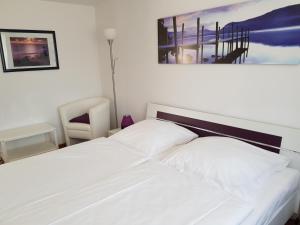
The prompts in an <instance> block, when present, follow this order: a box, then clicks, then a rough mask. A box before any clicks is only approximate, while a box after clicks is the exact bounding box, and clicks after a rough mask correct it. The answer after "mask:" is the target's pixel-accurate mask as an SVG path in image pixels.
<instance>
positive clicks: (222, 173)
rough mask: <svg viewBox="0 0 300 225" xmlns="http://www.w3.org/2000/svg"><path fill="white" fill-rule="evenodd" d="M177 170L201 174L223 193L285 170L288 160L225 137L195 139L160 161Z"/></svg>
mask: <svg viewBox="0 0 300 225" xmlns="http://www.w3.org/2000/svg"><path fill="white" fill-rule="evenodd" d="M163 163H165V164H168V165H171V166H175V167H176V168H177V169H178V170H180V171H189V172H194V173H200V174H201V175H203V176H204V177H205V178H207V179H209V180H213V181H215V182H216V183H218V184H219V185H221V186H222V187H223V188H225V189H226V190H231V189H232V188H235V187H240V186H245V185H246V186H247V185H251V184H253V183H255V182H259V179H265V178H266V177H268V176H270V175H271V174H273V173H274V172H276V171H279V170H282V169H283V168H285V167H287V165H288V164H289V160H288V159H287V158H286V157H284V156H282V155H279V154H275V153H272V152H269V151H266V150H263V149H261V148H258V147H255V146H253V145H250V144H247V143H245V142H242V141H239V140H236V139H232V138H226V137H205V138H198V139H196V140H194V141H192V142H190V143H188V144H186V145H184V146H182V147H181V148H180V149H178V150H177V151H176V152H174V153H173V154H171V155H170V156H168V157H167V158H165V159H164V160H163Z"/></svg>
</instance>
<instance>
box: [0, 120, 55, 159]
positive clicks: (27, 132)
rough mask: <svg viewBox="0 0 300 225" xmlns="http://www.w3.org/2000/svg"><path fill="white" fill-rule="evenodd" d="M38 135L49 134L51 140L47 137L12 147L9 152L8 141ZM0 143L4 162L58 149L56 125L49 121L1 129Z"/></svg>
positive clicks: (0, 152)
mask: <svg viewBox="0 0 300 225" xmlns="http://www.w3.org/2000/svg"><path fill="white" fill-rule="evenodd" d="M38 135H47V136H49V138H48V139H49V140H48V139H47V140H46V141H45V142H42V143H38V144H32V145H29V146H24V147H17V148H15V149H10V151H9V154H8V151H7V143H9V142H13V141H19V140H23V139H26V138H31V137H34V136H38ZM0 143H1V151H0V154H1V156H2V159H3V160H4V162H10V161H14V160H18V159H22V158H26V157H30V156H33V155H38V154H42V153H45V152H49V151H53V150H56V149H58V142H57V137H56V129H55V127H53V126H51V125H49V124H47V123H41V124H35V125H30V126H26V127H19V128H14V129H9V130H4V131H0Z"/></svg>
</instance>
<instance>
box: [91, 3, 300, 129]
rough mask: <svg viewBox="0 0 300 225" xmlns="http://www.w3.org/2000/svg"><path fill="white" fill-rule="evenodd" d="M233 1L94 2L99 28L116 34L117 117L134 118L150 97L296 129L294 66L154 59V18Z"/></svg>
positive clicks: (298, 108)
mask: <svg viewBox="0 0 300 225" xmlns="http://www.w3.org/2000/svg"><path fill="white" fill-rule="evenodd" d="M235 2H238V0H228V1H224V0H213V1H204V0H199V1H195V0H185V1H182V0H164V1H161V0H151V1H149V0H110V1H106V2H104V3H100V4H99V5H98V7H97V22H98V29H99V32H100V31H101V32H102V30H103V28H104V27H107V26H114V27H116V28H117V30H118V32H119V37H118V39H117V41H116V44H117V46H116V47H117V49H116V53H117V55H118V57H119V60H118V62H117V88H118V89H117V90H118V99H119V108H120V115H119V116H121V115H122V114H125V113H130V114H132V115H133V116H134V118H135V119H136V120H140V119H142V118H144V116H145V110H146V103H147V102H149V101H151V102H156V103H163V104H169V105H174V106H180V107H184V108H190V109H196V110H202V111H207V112H213V113H219V114H224V115H231V116H235V117H241V118H247V119H253V120H258V121H264V122H271V123H276V124H282V125H287V126H292V127H298V128H300V116H299V115H300V101H299V96H300V73H299V72H300V66H268V65H261V66H259V65H159V64H158V63H157V61H158V60H157V19H158V18H162V17H166V16H172V15H176V14H181V13H185V12H192V11H196V10H201V9H206V8H211V7H216V6H221V5H226V4H230V3H235ZM99 37H100V40H101V39H102V37H101V36H99ZM100 42H101V41H100ZM102 42H103V40H102ZM102 42H101V43H102ZM100 51H101V53H102V60H101V62H103V64H102V72H103V79H102V81H103V84H104V87H105V88H104V89H103V91H104V93H105V94H106V95H109V96H111V86H110V85H111V82H110V73H109V67H108V65H109V64H108V61H105V59H106V58H105V54H106V52H107V51H108V49H107V48H106V46H104V45H103V46H100ZM106 57H107V55H106Z"/></svg>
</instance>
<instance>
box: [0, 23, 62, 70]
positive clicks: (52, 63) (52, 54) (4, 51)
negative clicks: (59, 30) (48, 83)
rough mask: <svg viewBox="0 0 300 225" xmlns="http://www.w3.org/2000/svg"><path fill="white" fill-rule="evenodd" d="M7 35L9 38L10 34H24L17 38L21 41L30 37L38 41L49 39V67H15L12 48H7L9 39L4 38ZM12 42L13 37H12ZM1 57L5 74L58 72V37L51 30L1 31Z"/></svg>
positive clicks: (47, 44)
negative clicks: (38, 71)
mask: <svg viewBox="0 0 300 225" xmlns="http://www.w3.org/2000/svg"><path fill="white" fill-rule="evenodd" d="M5 34H6V35H8V37H9V35H10V34H17V36H18V35H22V34H23V35H24V37H22V36H20V37H16V38H21V39H25V38H28V37H30V38H31V39H38V38H40V37H43V38H40V39H47V42H46V45H45V46H47V47H46V53H48V55H47V60H49V65H46V64H45V65H30V66H15V63H14V58H13V54H12V50H11V46H9V47H6V48H5V45H7V39H8V37H7V38H6V37H4V35H5ZM4 39H5V40H4ZM10 41H11V37H10ZM8 49H10V50H8ZM40 54H41V53H40ZM0 55H1V61H2V67H3V72H5V73H8V72H22V71H37V70H58V69H59V68H60V67H59V60H58V52H57V42H56V35H55V31H51V30H22V29H0ZM9 58H10V59H9ZM8 64H10V65H8ZM13 64H14V65H13Z"/></svg>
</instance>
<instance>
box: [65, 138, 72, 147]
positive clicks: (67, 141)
mask: <svg viewBox="0 0 300 225" xmlns="http://www.w3.org/2000/svg"><path fill="white" fill-rule="evenodd" d="M65 138H66V144H67V146H70V145H71V139H70V137H69V136H67V135H66V136H65Z"/></svg>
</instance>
